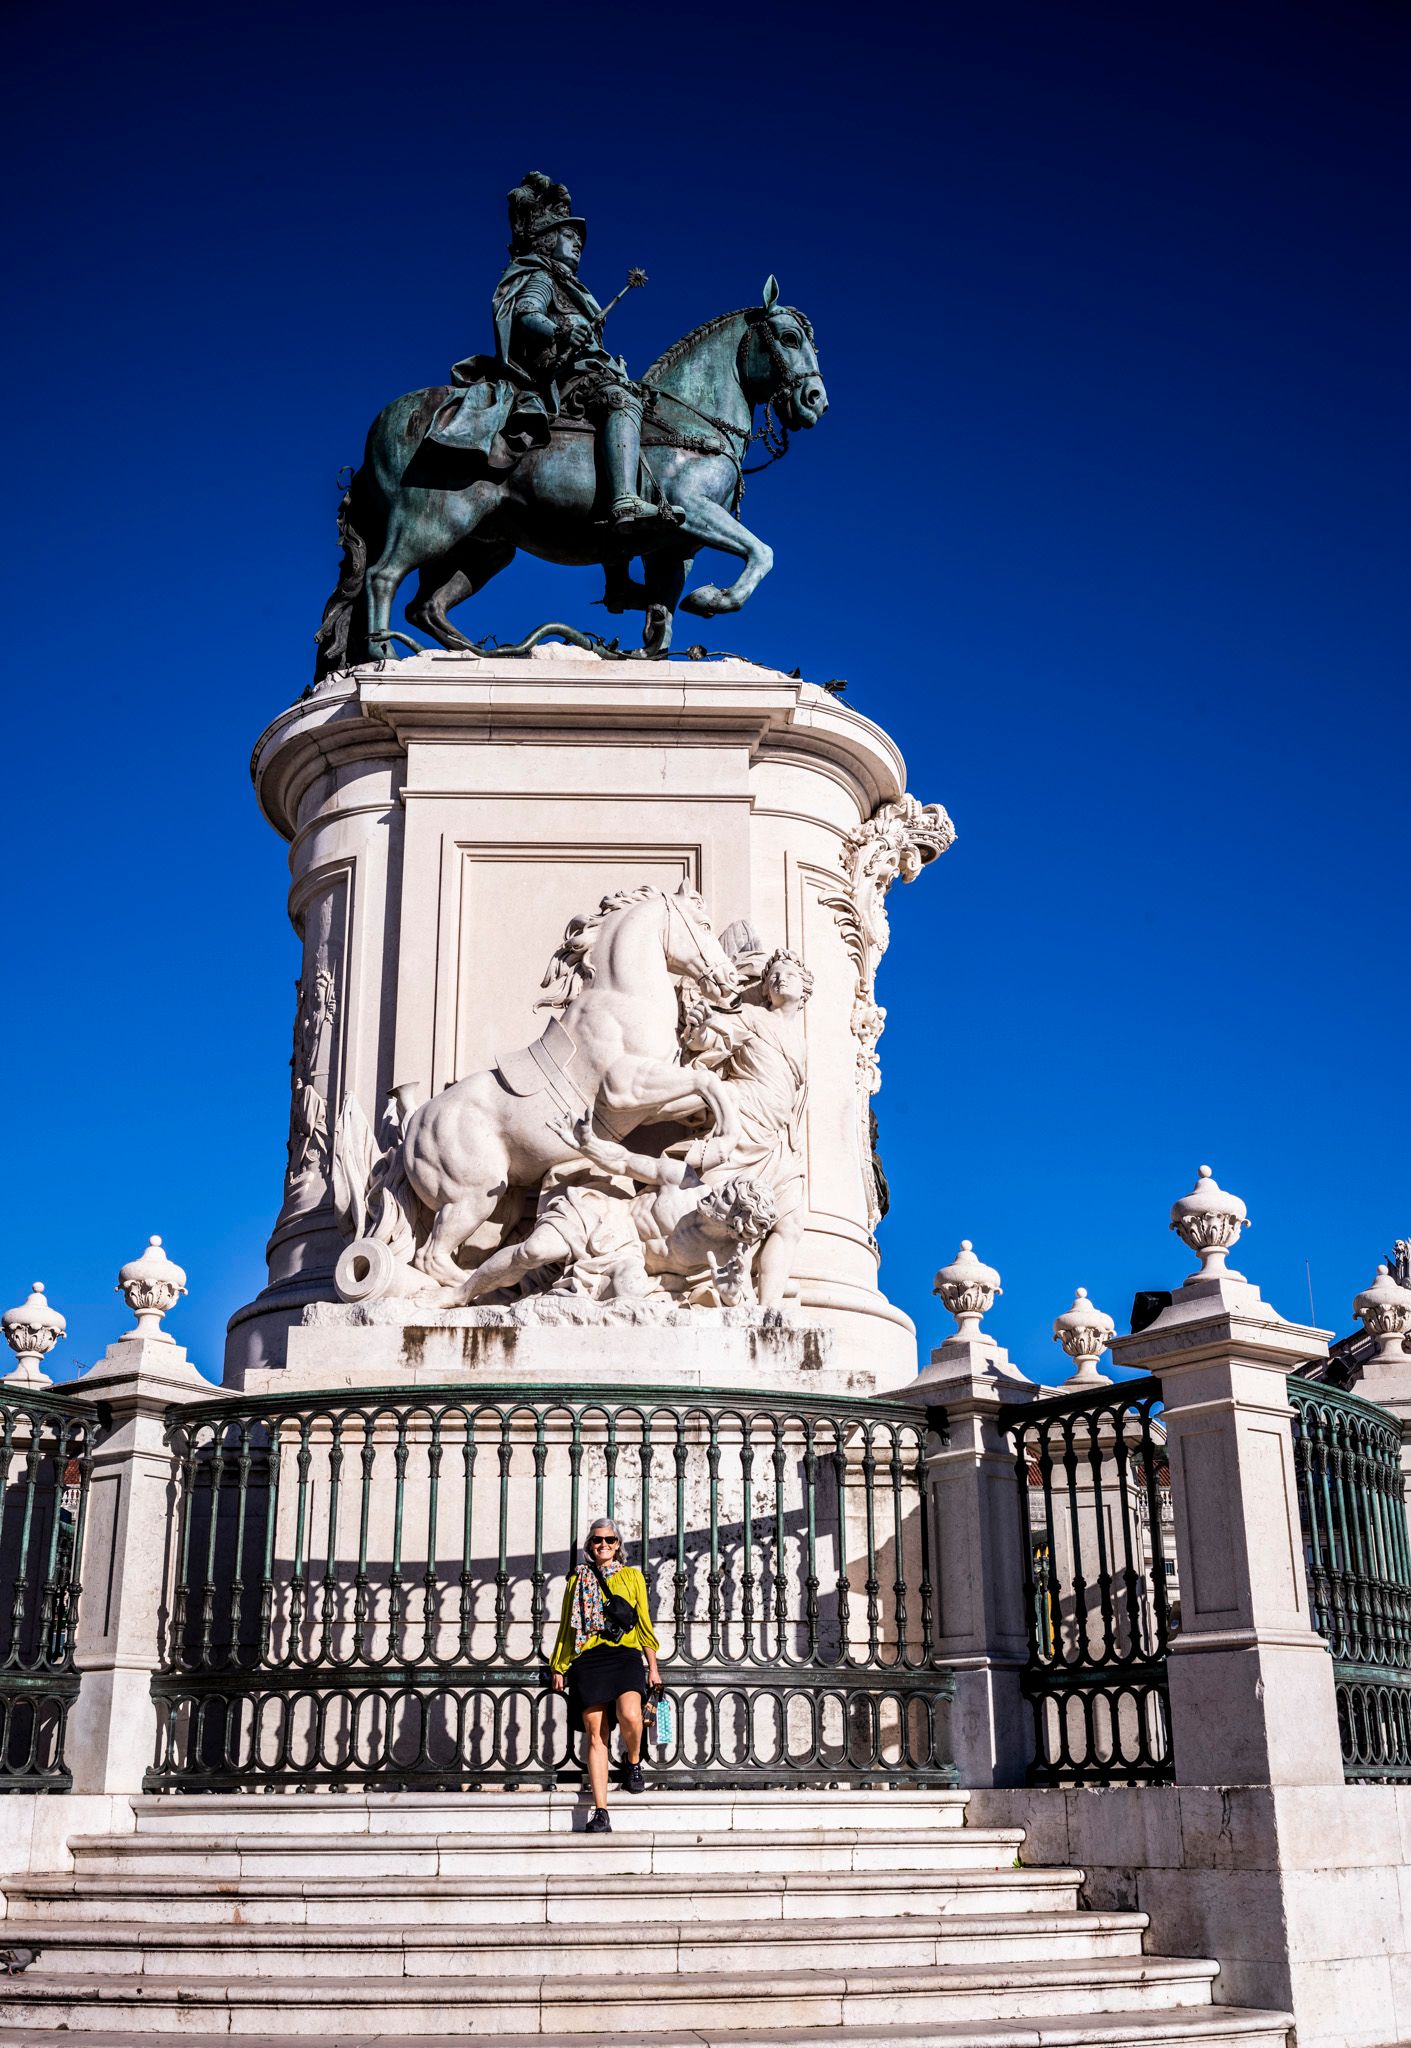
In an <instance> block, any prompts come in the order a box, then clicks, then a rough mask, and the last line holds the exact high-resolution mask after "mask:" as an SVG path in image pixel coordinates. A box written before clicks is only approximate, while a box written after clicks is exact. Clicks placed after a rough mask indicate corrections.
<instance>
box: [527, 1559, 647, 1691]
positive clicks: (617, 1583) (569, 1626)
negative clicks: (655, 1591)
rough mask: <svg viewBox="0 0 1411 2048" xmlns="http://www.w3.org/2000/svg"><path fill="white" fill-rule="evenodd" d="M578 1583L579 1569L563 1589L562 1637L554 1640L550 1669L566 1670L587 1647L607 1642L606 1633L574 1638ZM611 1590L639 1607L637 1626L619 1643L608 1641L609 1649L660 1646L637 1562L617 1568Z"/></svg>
mask: <svg viewBox="0 0 1411 2048" xmlns="http://www.w3.org/2000/svg"><path fill="white" fill-rule="evenodd" d="M577 1584H578V1574H577V1572H571V1573H570V1574H569V1579H568V1584H567V1585H566V1586H565V1587H564V1589H563V1612H562V1614H561V1615H560V1616H559V1639H558V1641H557V1642H556V1643H555V1644H554V1654H553V1656H552V1657H551V1658H550V1659H549V1668H550V1670H551V1671H567V1669H568V1667H569V1665H570V1664H571V1663H572V1662H573V1660H574V1658H575V1657H581V1656H582V1654H583V1652H584V1650H592V1649H595V1648H596V1647H597V1645H598V1644H599V1643H607V1642H608V1639H607V1637H606V1636H589V1637H588V1639H587V1641H586V1642H584V1643H581V1644H575V1643H574V1640H573V1589H574V1587H575V1586H576V1585H577ZM608 1591H609V1592H610V1593H616V1594H617V1595H618V1597H619V1598H620V1599H622V1600H630V1601H631V1603H632V1605H633V1606H634V1607H635V1608H636V1610H637V1620H636V1624H635V1626H634V1627H632V1628H629V1629H628V1631H627V1633H626V1635H624V1636H623V1637H621V1638H620V1640H619V1641H618V1642H616V1643H610V1644H608V1647H609V1648H610V1649H619V1650H656V1649H658V1648H659V1647H660V1645H659V1644H658V1642H657V1638H656V1630H655V1629H654V1628H653V1627H652V1617H651V1613H650V1611H649V1609H648V1607H647V1582H646V1580H645V1579H644V1578H643V1577H642V1574H641V1573H640V1572H639V1571H638V1569H637V1567H636V1565H635V1564H625V1565H622V1566H620V1567H619V1569H618V1570H617V1571H615V1572H614V1573H613V1575H612V1577H611V1578H610V1579H609V1580H608Z"/></svg>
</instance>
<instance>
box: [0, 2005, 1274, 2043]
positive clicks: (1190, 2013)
mask: <svg viewBox="0 0 1411 2048" xmlns="http://www.w3.org/2000/svg"><path fill="white" fill-rule="evenodd" d="M1291 2025H1292V2021H1291V2020H1290V2018H1289V2015H1288V2014H1287V2013H1271V2012H1253V2011H1250V2010H1248V2009H1247V2008H1245V2007H1243V2006H1233V2005H1218V2006H1179V2007H1177V2008H1175V2009H1174V2010H1171V2011H1167V2012H1152V2011H1149V2010H1148V2011H1143V2012H1109V2013H1103V2014H1102V2015H1101V2016H1100V2017H1095V2018H1086V2019H1085V2018H1075V2017H1067V2018H1057V2019H1050V2020H1043V2021H1035V2020H964V2021H948V2022H944V2023H937V2022H935V2021H931V2022H928V2023H926V2024H924V2025H922V2026H909V2025H902V2026H890V2027H849V2029H848V2031H847V2036H846V2039H847V2042H848V2048H1288V2042H1289V2029H1290V2027H1291ZM36 2031H38V2030H37V2029H35V2028H30V2027H27V2028H25V2029H24V2030H23V2031H20V2032H14V2031H12V2030H10V2029H9V2028H5V2029H3V2030H0V2048H31V2044H32V2043H33V2041H34V2038H35V2033H36ZM83 2038H84V2048H149V2044H150V2041H151V2036H150V2034H149V2033H148V2032H147V2031H146V2030H145V2029H143V2030H142V2031H140V2032H136V2033H133V2032H130V2031H128V2030H127V2029H123V2030H121V2031H119V2032H114V2031H112V2030H111V2029H109V2028H108V2027H106V2026H104V2027H100V2028H96V2029H94V2030H93V2031H91V2032H90V2031H87V2030H86V2031H85V2033H84V2037H83ZM535 2038H536V2048H638V2043H639V2042H640V2039H641V2036H640V2034H639V2033H638V2032H637V2030H636V2029H635V2028H634V2027H630V2026H629V2027H627V2028H626V2029H617V2030H615V2031H613V2032H611V2033H598V2034H539V2035H537V2036H536V2037H535ZM182 2039H183V2040H185V2041H187V2042H189V2043H190V2044H192V2048H229V2042H230V2035H229V2033H228V2032H227V2031H226V2029H225V2027H224V2026H223V2025H222V2026H219V2027H218V2028H217V2029H216V2030H213V2031H197V2030H196V2029H190V2030H188V2031H187V2032H186V2033H184V2034H183V2035H182ZM308 2039H309V2037H308V2035H307V2034H290V2033H248V2034H247V2033H244V2032H242V2033H241V2035H240V2042H241V2048H308ZM838 2039H839V2035H838V2030H837V2029H836V2028H835V2027H784V2028H780V2027H761V2028H759V2029H757V2030H754V2031H752V2032H750V2033H740V2032H738V2031H736V2030H734V2029H729V2028H723V2027H715V2026H709V2027H701V2028H693V2029H692V2030H691V2032H690V2033H688V2034H683V2033H664V2034H654V2035H653V2036H652V2048H837V2043H838ZM464 2040H465V2035H464V2033H463V2032H461V2033H456V2034H423V2035H420V2036H419V2037H418V2041H419V2048H462V2044H463V2043H464ZM339 2048H388V2037H387V2036H386V2035H385V2034H369V2033H345V2034H342V2035H340V2037H339Z"/></svg>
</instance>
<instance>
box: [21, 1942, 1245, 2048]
mask: <svg viewBox="0 0 1411 2048" xmlns="http://www.w3.org/2000/svg"><path fill="white" fill-rule="evenodd" d="M741 1961H742V1958H741V1956H740V1955H739V1953H738V1952H737V1953H735V1954H733V1955H731V1956H729V1957H725V1958H722V1959H721V1960H720V1963H719V1964H718V1965H717V1967H716V1968H714V1969H713V1970H712V1971H711V1972H709V1973H708V1974H705V1975H698V1976H685V1975H681V1976H641V1977H633V1978H632V1979H631V1995H630V2001H629V2000H628V1999H627V1998H626V1997H625V1995H624V1990H623V1978H622V1976H621V1975H611V1976H596V1977H579V1978H576V1979H573V1980H571V1981H568V1982H565V1981H564V1980H563V1979H562V1978H557V1977H550V1978H533V1977H526V1978H524V1979H520V1980H515V1979H501V1980H500V1981H498V1982H496V1983H494V1984H481V1983H477V1982H476V1981H475V1980H474V1979H468V1978H465V1977H434V1976H425V1977H416V1978H401V1979H383V1978H376V1977H373V1978H370V1979H363V1980H358V1981H344V1980H334V1979H331V1978H330V1979H326V1980H319V1979H314V1980H309V1979H305V1980H303V1981H300V1982H294V1983H291V1982H290V1981H288V1980H287V1979H286V1978H283V1977H280V1978H271V1979H261V1978H249V1979H237V1980H235V1981H233V1982H232V1981H231V1980H230V1979H228V1978H227V1977H225V1976H214V1977H203V1976H196V1975H186V1974H183V1975H181V1976H176V1977H162V1976H153V1977H146V1976H128V1977H123V1976H103V1975H101V1974H98V1973H93V1972H90V1973H88V1974H81V1973H80V1974H71V1973H69V1972H65V1971H49V1970H46V1969H45V1968H44V1967H43V1958H42V1957H41V1959H40V1961H39V1962H38V1963H37V1964H35V1965H34V1966H33V1967H32V1968H30V1969H29V1970H27V1971H26V1972H25V1973H24V1974H23V1975H22V1976H19V1977H14V1978H6V1979H3V1980H0V2027H16V2026H18V2027H24V2026H28V2027H31V2028H33V2029H34V2030H36V2031H42V2030H49V2031H53V2030H57V2029H60V2028H67V2029H68V2030H69V2031H71V2032H91V2031H94V2030H96V2029H97V2028H98V2027H100V2026H110V2027H132V2026H145V2027H146V2029H147V2030H148V2031H149V2032H150V2033H154V2034H173V2033H181V2034H187V2033H189V2032H191V2031H192V2030H193V2029H194V2028H195V2027H196V2026H197V2025H199V2024H201V2023H203V2015H205V2014H209V2016H210V2022H211V2023H212V2026H213V2027H214V2028H215V2029H217V2030H218V2028H219V2024H220V2023H221V2022H222V2021H223V2022H224V2024H225V2026H226V2028H227V2029H228V2031H229V2032H230V2033H232V2034H236V2035H243V2034H249V2033H259V2032H264V2033H268V2032H269V2031H270V2029H271V2026H272V2025H273V2026H275V2027H276V2028H282V2029H283V2030H284V2031H285V2032H289V2031H293V2032H296V2033H302V2034H317V2035H322V2036H325V2037H327V2036H332V2037H334V2038H336V2039H338V2040H339V2041H340V2043H341V2042H346V2039H347V2036H348V2034H349V2033H350V2032H356V2031H358V2030H361V2031H362V2032H364V2033H371V2034H374V2035H375V2034H377V2033H378V2032H382V2033H388V2032H391V2033H392V2034H394V2035H395V2036H397V2037H405V2036H419V2035H426V2034H435V2033H444V2032H445V2029H446V2025H447V2021H448V2020H450V2021H451V2022H452V2024H453V2025H454V2026H455V2028H456V2030H457V2031H458V2032H460V2033H461V2034H463V2035H465V2034H470V2035H480V2036H485V2035H498V2034H530V2033H532V2034H538V2033H540V2032H559V2033H563V2034H566V2035H570V2036H571V2035H578V2036H582V2035H584V2034H593V2033H599V2034H601V2033H606V2032H611V2031H614V2030H621V2028H622V2024H623V2019H624V2006H625V2005H628V2004H630V2019H631V2027H632V2030H633V2031H634V2032H635V2033H636V2034H637V2035H639V2036H648V2037H654V2036H656V2035H658V2034H662V2033H667V2032H670V2031H672V2030H675V2031H678V2032H680V2031H687V2030H693V2029H700V2028H706V2027H719V2028H722V2029H726V2030H730V2029H733V2030H734V2031H736V2032H740V2031H742V2030H749V2031H750V2032H751V2033H754V2032H755V2031H756V2030H758V2029H768V2030H772V2031H775V2032H777V2031H778V2030H780V2029H784V2028H791V2027H815V2028H844V2027H846V2028H847V2029H849V2032H851V2030H852V2029H853V2028H854V2027H891V2026H894V2025H901V2024H905V2025H909V2026H912V2027H916V2026H921V2025H925V2024H926V2023H927V2022H930V2021H936V2022H940V2023H951V2024H953V2023H956V2022H960V2021H972V2020H986V2021H988V2020H996V2019H1000V2020H1003V2019H1010V2020H1020V2019H1031V2020H1032V2019H1039V2020H1044V2021H1049V2020H1052V2019H1054V2018H1056V2017H1059V2016H1061V2015H1064V2014H1071V2015H1083V2016H1085V2017H1088V2016H1091V2015H1094V2014H1099V2013H1103V2012H1123V2013H1131V2012H1139V2011H1142V2010H1151V2011H1155V2012H1161V2011H1169V2009H1170V2008H1172V2007H1181V2006H1207V2005H1208V2004H1209V1999H1210V1984H1211V1980H1212V1979H1213V1977H1214V1976H1215V1974H1216V1969H1215V1965H1214V1964H1213V1963H1204V1962H1196V1961H1192V1960H1190V1959H1188V1958H1185V1957H1170V1956H1140V1957H1130V1958H1128V1957H1120V1956H1112V1957H1107V1958H1104V1959H1102V1960H1100V1961H1097V1962H1086V1961H1084V1962H1065V1961H1050V1962H1045V1963H1010V1964H1004V1965H999V1966H995V1965H987V1964H951V1963H943V1964H939V1965H933V1966H931V1967H929V1968H925V1969H919V1970H905V1969H900V1970H886V1969H877V1970H867V1969H848V1970H846V1971H827V1970H801V1971H776V1972H773V1973H772V1974H769V1975H765V1974H763V1973H759V1974H756V1973H754V1972H751V1971H742V1970H741V1969H740V1963H741Z"/></svg>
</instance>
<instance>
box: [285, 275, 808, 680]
mask: <svg viewBox="0 0 1411 2048" xmlns="http://www.w3.org/2000/svg"><path fill="white" fill-rule="evenodd" d="M642 382H643V387H644V389H645V391H646V393H647V408H646V420H645V428H644V433H643V463H644V467H645V469H646V471H647V477H646V482H647V486H648V488H649V489H650V490H651V491H652V492H653V495H654V496H656V497H658V498H659V500H660V502H661V504H662V506H663V516H662V517H661V518H659V519H658V520H655V521H653V522H652V523H651V525H650V527H645V528H644V527H640V526H639V527H634V528H633V529H632V530H631V531H630V533H629V534H627V535H622V534H620V533H617V532H615V531H614V530H613V528H612V526H611V523H610V522H609V521H607V520H605V519H604V517H603V516H602V514H603V508H602V507H601V506H600V505H599V503H598V490H597V479H596V469H595V465H594V460H593V446H592V439H591V433H592V430H591V428H589V427H588V426H587V425H586V423H580V422H576V421H574V420H573V419H572V418H571V417H569V418H561V419H560V421H559V422H558V423H556V425H555V428H554V432H553V435H552V437H551V439H550V441H549V443H548V445H547V446H546V447H543V448H538V449H531V450H530V451H528V452H527V453H525V454H523V455H520V456H519V457H518V458H509V459H507V461H506V463H505V466H504V467H503V468H501V469H490V470H488V471H487V470H486V468H485V467H484V466H483V465H482V467H481V473H480V474H478V475H462V474H457V473H456V464H457V462H458V461H463V460H464V459H463V458H458V457H457V456H456V455H455V454H454V453H451V452H449V451H447V450H444V449H440V448H433V447H432V446H431V445H430V444H427V443H426V442H425V433H426V428H427V426H428V425H429V423H430V422H431V420H432V419H433V418H434V417H435V415H436V413H437V411H438V409H439V407H440V406H441V405H443V404H444V403H445V402H446V400H447V399H448V398H450V397H451V396H452V392H451V390H450V388H449V387H445V386H442V387H437V388H433V389H431V390H426V391H412V392H409V393H408V394H407V396H406V397H405V398H398V399H396V400H394V401H393V403H392V404H391V405H389V406H386V407H385V408H384V409H383V411H382V412H380V413H379V414H378V416H377V418H376V419H375V420H374V421H373V423H372V427H371V429H370V430H369V433H368V437H367V448H366V452H365V454H364V457H363V466H362V468H361V469H360V470H358V471H357V473H356V475H355V476H354V478H353V481H352V483H351V485H350V486H349V489H348V493H347V495H346V497H345V498H344V501H343V506H342V509H341V511H340V514H339V535H340V538H341V539H342V542H343V550H344V553H343V565H342V570H341V573H340V576H339V581H338V586H337V588H336V590H335V591H334V593H333V595H332V597H331V598H330V599H329V601H328V604H327V606H326V607H325V609H324V615H323V624H322V626H321V628H320V630H319V633H318V636H317V637H318V647H319V653H318V665H317V669H316V678H315V679H316V680H317V679H319V678H321V677H323V676H325V675H328V674H330V673H332V672H333V671H334V670H337V669H342V668H349V667H353V666H355V665H356V664H357V663H359V662H363V661H375V660H379V659H382V658H384V657H386V656H387V655H389V654H390V653H391V651H392V642H393V641H394V640H397V639H402V640H403V641H404V643H405V636H404V635H399V634H395V633H393V631H392V629H391V615H392V604H393V600H394V599H395V597H396V594H397V591H398V589H399V587H400V586H401V584H402V582H403V581H404V580H405V578H406V577H407V576H408V575H409V574H410V573H411V571H412V570H413V569H417V570H419V571H420V572H421V573H420V581H419V584H418V587H417V592H416V596H415V597H414V598H413V600H412V602H411V603H410V604H409V605H408V606H407V611H406V615H407V619H408V620H409V622H410V623H411V624H412V625H414V626H418V627H420V628H421V629H422V631H423V632H425V633H428V634H429V635H430V636H431V638H432V639H433V640H435V641H437V642H439V644H440V645H441V646H442V647H448V648H469V647H470V646H471V644H472V643H471V642H470V641H469V640H467V639H466V637H465V636H464V634H462V633H459V632H457V630H456V628H455V627H454V626H453V625H452V624H451V622H450V619H449V618H448V616H447V614H448V613H449V612H450V610H451V609H452V607H453V606H455V605H458V604H460V603H462V602H463V601H464V600H465V599H466V598H468V597H472V596H474V595H475V594H476V593H477V592H478V591H481V590H483V589H484V587H485V585H486V584H487V583H488V582H489V581H490V578H491V577H492V576H497V575H498V574H499V572H500V570H501V569H503V568H506V567H507V566H508V564H509V563H510V562H511V561H513V559H514V555H515V551H516V549H518V548H524V549H525V550H526V551H527V552H528V553H529V554H532V555H537V556H538V557H539V558H540V559H541V560H543V561H547V562H564V563H572V564H578V565H582V564H586V563H591V562H599V563H601V564H602V565H603V567H604V569H605V571H606V576H607V595H606V602H607V606H608V609H609V611H614V612H623V611H643V612H645V613H646V627H645V631H644V634H643V651H644V652H645V653H648V654H665V653H666V651H667V649H668V648H669V647H670V644H671V629H672V619H673V617H674V614H675V612H676V610H677V608H678V606H679V607H680V609H682V610H683V611H688V612H694V613H696V614H697V615H698V616H700V617H702V618H714V617H716V616H717V615H718V614H720V613H722V612H735V611H738V610H739V609H740V607H741V605H742V604H744V602H745V600H746V598H748V597H749V596H750V594H751V592H752V591H753V590H754V589H755V588H756V587H757V585H758V584H759V583H760V582H761V581H762V580H763V578H764V577H765V576H767V575H768V574H769V571H770V568H771V567H772V565H773V560H774V555H773V550H772V549H771V548H769V547H768V546H767V545H766V544H765V542H763V541H762V540H760V539H758V538H757V536H756V535H754V534H753V533H751V532H750V530H749V528H748V527H747V526H744V525H742V524H741V522H740V520H739V518H738V516H737V512H738V507H739V502H740V495H741V491H742V489H743V481H744V474H745V469H744V456H745V451H746V449H747V448H748V447H749V445H750V443H751V441H752V440H753V439H754V438H755V433H754V415H755V409H756V407H758V406H764V407H765V408H766V411H765V427H764V437H765V441H766V445H767V446H768V447H769V449H770V452H771V454H772V455H777V454H779V453H781V452H782V450H783V448H784V447H785V446H787V437H788V434H789V432H790V431H791V430H793V429H796V428H802V427H812V426H815V425H816V424H817V422H818V421H819V420H820V419H821V418H822V416H823V414H824V412H825V411H826V410H827V407H828V395H827V392H826V391H825V389H824V386H823V379H822V378H821V377H820V375H819V373H818V355H817V352H816V350H815V348H814V342H813V329H812V328H811V327H810V325H809V323H808V321H807V320H806V319H805V318H804V316H803V315H802V314H801V313H799V312H797V311H795V309H794V308H793V307H790V306H782V305H780V303H779V298H778V286H777V285H776V284H775V282H774V280H773V278H770V280H769V282H768V283H767V284H766V286H765V289H764V299H763V303H762V304H761V305H759V306H751V307H748V308H745V309H743V310H742V311H740V312H736V313H722V314H720V315H718V316H717V318H715V319H714V320H708V321H706V322H705V324H704V325H703V326H701V327H697V328H695V329H693V330H692V332H691V333H690V334H688V335H686V336H685V337H684V338H683V339H682V340H680V341H678V342H677V343H676V344H675V346H674V347H673V348H669V349H668V350H667V351H666V354H665V355H663V356H661V357H659V358H658V360H657V361H656V362H655V363H653V365H652V367H651V368H650V369H649V370H648V371H647V373H646V375H645V377H644V378H643V380H642ZM702 547H714V548H719V549H721V550H722V552H723V553H725V554H728V555H736V556H739V557H740V559H741V560H742V561H743V563H744V567H743V569H742V570H741V571H740V574H739V575H738V576H737V577H736V579H735V581H734V582H733V583H731V584H729V585H727V586H726V587H725V588H723V589H722V588H721V587H720V586H718V585H716V584H714V583H705V584H702V585H700V586H699V587H698V588H697V589H695V590H692V591H689V592H687V593H686V595H685V596H684V597H683V596H682V591H683V589H684V586H685V582H686V578H687V577H688V575H689V574H690V570H691V564H692V561H693V559H694V557H695V554H696V550H697V549H698V548H702ZM638 555H640V557H641V560H642V567H643V577H642V581H641V582H637V581H635V580H634V579H633V578H632V577H631V576H630V574H629V564H630V562H631V560H632V558H633V557H634V556H638Z"/></svg>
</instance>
